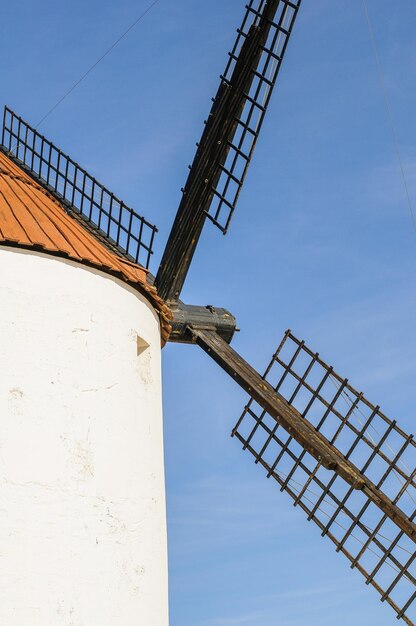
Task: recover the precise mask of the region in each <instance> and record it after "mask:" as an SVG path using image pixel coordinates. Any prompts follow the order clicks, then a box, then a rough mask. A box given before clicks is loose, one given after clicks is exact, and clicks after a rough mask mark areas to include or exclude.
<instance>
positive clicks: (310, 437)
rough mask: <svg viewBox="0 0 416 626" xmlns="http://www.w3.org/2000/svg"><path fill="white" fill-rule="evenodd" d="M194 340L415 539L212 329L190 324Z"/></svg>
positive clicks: (412, 528)
mask: <svg viewBox="0 0 416 626" xmlns="http://www.w3.org/2000/svg"><path fill="white" fill-rule="evenodd" d="M189 332H190V333H191V335H192V336H193V338H194V339H195V341H196V343H197V344H198V345H199V346H200V347H201V348H202V349H203V350H204V351H205V352H206V353H207V354H208V355H209V356H210V357H211V358H212V359H214V361H215V362H216V363H218V365H220V367H222V368H223V370H225V371H226V372H227V374H229V375H230V376H231V377H232V378H233V379H234V380H235V381H236V382H237V383H238V384H239V385H240V386H241V387H242V388H243V389H244V390H245V391H247V393H248V394H250V396H251V397H252V398H253V399H254V400H255V401H256V402H258V404H260V406H261V407H263V409H265V410H266V411H267V413H268V414H269V415H270V416H271V417H273V418H274V419H275V420H276V421H277V422H278V424H280V425H281V426H282V427H283V428H284V429H285V430H286V431H287V432H288V433H289V434H290V435H291V436H292V437H293V439H295V441H297V442H298V443H299V444H300V445H301V446H302V447H303V448H304V449H305V450H306V451H307V452H309V454H311V455H312V456H313V457H314V458H315V459H316V460H317V461H318V462H319V463H321V464H322V465H323V466H324V467H325V468H326V469H329V470H332V471H334V472H335V473H336V474H338V475H339V476H340V477H341V478H343V479H344V480H345V481H346V482H347V483H348V484H349V485H351V486H352V487H354V489H359V490H361V491H363V492H364V493H365V495H366V496H367V497H368V498H369V500H371V501H372V502H373V503H374V504H375V505H376V506H377V507H378V508H379V509H380V510H382V511H383V513H385V514H386V515H387V516H388V517H389V518H390V519H391V520H392V521H393V522H394V523H395V524H396V525H397V526H398V527H399V528H400V529H401V530H402V531H403V532H404V533H405V534H406V535H407V536H408V537H409V538H410V539H412V540H413V541H416V525H415V524H414V522H412V521H411V520H410V519H409V518H408V517H407V516H406V515H405V514H404V513H403V511H402V510H401V509H399V507H398V506H396V505H395V504H393V502H392V501H391V500H390V498H388V497H387V496H386V495H385V494H384V493H383V492H382V491H381V490H380V489H378V488H377V487H376V486H375V485H374V483H373V482H372V481H371V480H369V479H368V478H367V477H366V476H365V475H364V474H362V473H361V472H360V470H359V469H358V468H357V467H356V466H355V465H354V464H353V463H351V461H349V460H348V459H346V458H345V457H344V455H343V454H341V452H340V451H339V450H338V449H337V448H336V447H335V446H333V445H332V444H331V443H330V442H329V441H328V439H326V438H325V437H324V436H323V435H322V434H321V433H320V432H318V431H317V430H315V428H314V427H313V426H312V424H310V422H308V421H307V420H306V419H304V418H303V417H302V416H301V414H300V413H299V412H298V411H297V410H296V409H295V408H294V407H293V406H292V405H290V404H289V403H288V402H287V400H286V399H285V398H284V397H283V396H282V395H280V394H279V393H278V392H276V391H275V390H274V389H273V387H272V386H271V385H270V384H269V383H268V382H267V381H266V380H264V379H263V378H262V377H261V376H260V374H259V373H258V372H257V371H256V370H255V369H254V368H253V367H251V365H249V363H247V361H245V359H243V358H242V357H241V356H240V355H239V354H238V353H237V352H236V351H235V350H233V348H231V346H229V345H228V344H227V343H226V342H225V341H224V340H223V339H221V337H219V336H218V335H217V334H216V333H215V332H213V331H207V330H197V329H193V328H191V327H190V328H189Z"/></svg>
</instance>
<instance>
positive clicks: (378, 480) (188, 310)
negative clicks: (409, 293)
mask: <svg viewBox="0 0 416 626" xmlns="http://www.w3.org/2000/svg"><path fill="white" fill-rule="evenodd" d="M300 4H301V0H297V1H289V0H270V1H269V2H265V0H251V1H250V2H249V3H248V5H247V8H246V13H245V16H244V20H243V23H242V26H241V27H240V29H239V30H238V36H237V40H236V42H235V45H234V47H233V49H232V51H231V52H230V55H229V61H228V64H227V67H226V70H225V72H224V75H223V76H222V77H221V83H220V87H219V90H218V92H217V95H216V97H215V98H214V102H213V107H212V110H211V112H210V115H209V117H208V119H207V122H206V126H205V129H204V132H203V135H202V137H201V140H200V142H199V144H198V149H197V153H196V156H195V159H194V162H193V164H192V165H191V167H190V172H189V177H188V180H187V182H186V184H185V187H184V189H183V197H182V200H181V203H180V206H179V209H178V212H177V215H176V218H175V221H174V224H173V227H172V231H171V234H170V236H169V239H168V242H167V245H166V248H165V251H164V253H163V257H162V260H161V263H160V266H159V269H158V272H157V274H156V277H155V278H153V277H152V276H150V274H148V275H147V283H146V284H145V285H144V284H141V290H142V292H145V294H146V295H147V297H148V298H151V299H152V305H153V307H154V308H155V310H157V311H158V314H159V317H160V320H161V322H162V329H163V338H164V339H169V341H172V342H180V343H185V344H196V345H198V346H200V347H201V348H202V349H203V350H204V351H205V352H206V353H207V354H208V355H209V356H210V357H211V358H212V359H213V360H214V361H215V362H216V363H218V365H220V367H221V368H222V369H223V370H224V371H225V372H226V373H228V374H229V375H230V376H231V377H232V378H233V379H234V380H235V381H236V382H237V383H238V384H239V385H240V386H241V387H242V388H243V389H244V390H245V391H246V392H247V393H248V395H249V397H250V400H249V402H248V404H247V406H246V407H245V409H244V412H243V414H242V416H241V418H240V419H239V420H238V422H237V424H236V426H235V428H234V430H233V435H234V437H235V438H237V439H238V440H239V441H240V442H241V443H242V445H243V447H244V449H246V450H248V451H249V452H250V453H251V454H252V455H253V456H254V458H255V462H256V463H257V464H259V465H260V466H261V467H262V468H263V469H264V470H265V471H266V473H267V476H268V477H272V478H273V479H274V480H275V481H276V482H277V483H278V485H279V486H280V488H281V490H282V491H286V492H287V493H288V494H289V496H290V497H291V498H292V499H293V501H294V503H295V504H296V505H298V506H299V507H300V508H302V509H303V510H304V511H305V513H306V515H307V517H308V519H310V520H312V521H314V522H315V523H316V525H317V526H318V527H319V528H320V530H321V532H322V534H323V535H325V536H328V537H329V538H330V539H331V540H332V542H333V543H334V544H335V546H336V549H337V550H338V551H340V552H341V553H342V554H344V556H345V557H346V558H347V560H348V561H349V562H350V564H351V565H352V566H353V567H354V568H356V569H357V570H358V571H359V572H360V573H361V574H362V575H363V576H364V577H365V581H366V583H367V584H371V585H372V586H373V587H375V589H376V590H377V591H378V592H379V593H380V595H381V598H382V600H383V601H386V602H387V603H388V604H390V605H391V606H392V608H393V609H394V610H395V611H396V614H397V617H398V618H402V619H403V620H404V621H405V623H407V624H412V623H413V621H412V620H413V619H414V618H413V617H412V614H411V608H412V607H411V605H412V602H413V600H414V598H415V595H416V590H415V571H414V559H415V557H416V554H415V550H414V541H415V536H416V525H415V523H414V516H415V511H414V498H415V486H416V483H415V469H414V458H415V457H414V453H415V443H414V442H413V439H412V437H411V436H409V435H407V434H406V433H405V432H404V431H403V430H402V429H401V428H400V427H399V426H398V425H397V424H396V422H394V421H392V420H390V419H388V418H387V417H386V416H385V415H384V414H383V413H382V412H381V411H380V408H379V407H378V406H375V405H373V404H371V403H370V402H369V401H368V400H367V399H366V398H365V397H364V395H363V394H362V393H359V392H357V391H356V390H355V389H354V388H353V387H352V386H351V385H350V383H349V382H348V380H346V379H344V378H342V377H340V376H339V375H338V374H337V373H336V372H335V371H334V370H333V369H332V368H331V367H330V366H328V365H327V364H326V363H325V362H324V361H323V360H322V359H321V358H320V356H319V355H318V354H317V353H315V352H314V351H312V350H310V349H309V348H308V347H307V346H306V345H305V343H304V342H303V341H300V340H299V339H297V338H296V337H295V336H294V335H293V334H292V333H291V332H290V331H288V332H287V333H286V334H285V336H284V338H283V340H282V342H281V344H280V346H279V347H278V349H277V351H276V352H275V353H274V355H273V358H272V360H271V362H270V365H269V366H268V368H267V370H266V372H265V373H264V374H263V375H260V374H259V373H258V372H257V371H256V370H255V369H254V368H252V367H251V366H250V364H249V363H247V361H245V359H244V358H243V357H242V356H241V355H239V354H238V353H237V352H235V351H234V350H233V348H231V346H230V342H231V340H232V338H233V334H234V332H235V330H236V320H235V318H234V316H233V315H232V314H231V313H230V312H228V311H226V310H225V309H221V308H214V307H205V306H197V305H187V304H185V303H183V302H182V301H181V300H180V296H181V291H182V287H183V285H184V282H185V280H186V277H187V273H188V270H189V268H190V265H191V262H192V258H193V255H194V252H195V249H196V246H197V244H198V241H199V237H200V235H201V233H202V230H203V228H204V226H205V224H206V223H207V222H209V221H211V222H212V223H213V224H214V225H215V226H217V227H218V228H219V229H220V230H221V231H222V232H223V233H224V234H225V233H226V232H227V230H228V227H229V225H230V220H231V217H232V215H233V212H234V209H235V206H236V203H237V200H238V197H239V194H240V191H241V187H242V185H243V182H244V179H245V175H246V172H247V168H248V166H249V164H250V161H251V157H252V154H253V150H254V147H255V144H256V141H257V138H258V135H259V133H260V130H261V126H262V122H263V119H264V115H265V113H266V111H267V108H268V104H269V101H270V98H271V95H272V91H273V87H274V85H275V83H276V80H277V76H278V72H279V69H280V67H281V63H282V61H283V58H284V55H285V52H286V48H287V45H288V42H289V39H290V36H291V33H292V28H293V26H294V24H295V20H296V18H297V15H298V11H299V7H300ZM2 145H3V152H4V154H5V155H6V157H7V159H9V160H10V161H11V162H12V163H13V164H14V165H17V166H18V168H19V169H20V170H21V171H23V173H24V174H25V175H26V176H28V177H31V179H32V180H34V182H35V184H40V185H41V186H42V187H43V189H46V191H47V192H48V193H49V194H50V195H51V197H53V198H54V199H56V200H58V201H59V202H60V203H61V205H63V206H64V207H65V210H66V212H67V214H68V215H69V216H70V217H71V218H72V219H73V220H74V222H75V223H76V224H77V225H78V226H82V228H84V229H85V230H86V232H88V234H89V236H91V237H94V238H95V239H96V240H97V241H99V242H100V244H101V245H102V246H104V247H105V248H106V249H107V250H110V251H111V253H112V255H115V258H117V259H118V266H117V267H115V266H114V260H113V261H112V264H110V262H109V261H108V260H107V261H106V262H107V268H109V270H110V272H111V273H113V274H117V275H120V273H121V274H123V275H124V278H125V279H126V277H127V282H129V283H131V282H133V277H132V275H131V274H130V273H127V269H126V268H129V270H130V271H133V270H136V271H137V269H136V268H138V267H139V266H142V267H147V266H148V264H149V260H150V256H151V253H152V243H153V236H154V233H155V229H154V227H152V225H151V224H150V223H149V222H147V221H146V220H145V219H144V218H141V217H140V216H138V215H137V214H135V213H134V212H133V211H132V210H131V209H129V208H128V207H126V206H125V205H124V204H123V203H122V202H121V201H119V200H118V199H117V198H116V197H115V196H114V195H113V194H112V193H111V192H109V191H108V190H107V189H106V188H105V187H104V186H103V185H101V184H100V183H98V181H96V180H95V179H94V178H92V177H90V176H89V175H88V173H87V172H86V171H85V170H83V169H82V168H81V167H80V166H78V165H77V164H76V163H75V162H74V161H72V160H71V159H70V158H69V157H67V156H66V155H65V154H63V153H62V152H61V151H60V150H58V149H56V148H55V147H54V146H53V145H52V144H51V143H50V142H48V141H47V140H46V139H45V138H44V137H42V136H41V135H40V134H39V133H38V132H37V131H36V130H35V129H34V128H32V127H30V126H29V125H28V124H27V123H26V122H24V121H23V120H22V119H21V118H19V117H18V116H16V115H15V114H14V113H13V112H12V111H11V110H9V109H6V110H5V117H4V124H3V136H2ZM3 166H4V167H6V165H5V164H3ZM13 175H14V176H15V180H18V178H19V176H21V174H19V173H18V172H16V171H15V172H14V174H12V176H13ZM11 239H12V238H11V237H10V238H9V239H8V240H7V243H8V244H10V242H11ZM32 243H33V242H32ZM20 245H22V244H21V242H20ZM26 246H27V247H28V248H30V247H31V244H30V242H29V243H26ZM32 247H33V246H32ZM44 249H46V250H47V247H46V246H45V247H44ZM83 262H84V263H86V262H87V263H90V264H91V265H94V263H95V265H97V263H98V261H97V260H94V259H92V260H91V259H88V258H85V256H84V258H83ZM100 262H101V265H102V267H104V265H105V262H104V261H102V260H101V261H100ZM131 263H133V264H134V267H131V265H130V264H131ZM120 264H121V266H120ZM155 288H156V291H157V294H156V292H155ZM169 312H171V314H172V320H171V328H168V319H169ZM137 345H138V354H139V353H141V351H144V352H145V351H146V342H144V343H141V342H140V341H138V344H137ZM159 514H160V512H159ZM154 623H158V624H159V622H156V621H155V622H154ZM160 623H162V622H160Z"/></svg>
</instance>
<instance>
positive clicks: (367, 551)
mask: <svg viewBox="0 0 416 626" xmlns="http://www.w3.org/2000/svg"><path fill="white" fill-rule="evenodd" d="M264 379H265V380H267V381H268V382H269V383H270V384H271V385H272V386H273V387H274V388H275V390H276V391H277V392H278V393H279V394H281V395H282V396H283V397H284V398H286V400H287V401H288V403H289V404H290V405H291V406H293V407H294V408H296V409H297V411H298V412H299V413H300V414H301V415H302V417H303V418H304V420H305V421H306V422H309V423H310V424H312V425H313V427H314V429H315V431H316V432H319V433H321V434H322V435H324V437H325V438H326V439H327V440H328V441H329V442H330V443H331V444H332V445H333V446H334V447H336V449H337V450H339V452H340V453H341V454H342V455H343V457H344V458H345V459H346V460H348V461H351V462H352V463H353V464H354V465H355V466H356V467H358V468H359V469H360V473H361V474H362V475H363V476H366V477H368V478H369V479H370V480H371V481H372V482H373V483H374V484H375V485H376V487H377V489H379V490H380V491H381V492H382V493H383V494H384V495H385V497H387V498H388V499H389V500H390V501H391V502H392V504H393V505H394V506H395V507H397V508H398V509H399V510H400V511H401V512H402V513H403V514H404V515H405V516H406V517H407V519H408V520H409V523H410V524H412V526H414V524H413V522H414V520H415V516H416V468H415V466H416V444H415V442H414V440H413V437H412V435H407V434H406V433H405V432H404V431H403V430H402V429H401V428H400V427H399V426H398V425H397V424H396V422H395V421H392V420H390V419H389V418H387V417H386V416H385V415H384V414H383V413H382V412H381V411H380V408H379V407H378V406H374V405H373V404H371V403H370V402H369V401H368V400H367V399H366V398H365V397H364V395H363V394H362V393H359V392H357V391H356V390H355V389H354V388H353V387H352V386H351V385H350V384H349V382H348V380H346V379H343V378H341V377H340V376H339V375H338V374H337V373H336V372H334V370H333V369H332V368H331V367H329V366H328V365H327V364H326V363H324V362H323V361H322V360H321V359H320V357H319V355H318V354H316V353H313V352H312V351H311V350H310V349H309V348H308V347H307V346H306V345H305V344H304V342H303V341H299V340H298V339H297V338H296V337H295V336H294V335H293V334H292V333H291V332H290V331H288V332H287V333H286V335H285V337H284V339H283V341H282V343H281V344H280V346H279V348H278V350H277V352H276V354H275V355H274V356H273V358H272V360H271V362H270V364H269V366H268V368H267V370H266V372H265V374H264ZM233 435H234V436H235V437H237V438H238V439H239V441H240V442H241V443H242V444H243V447H244V449H247V450H249V451H250V452H251V454H252V455H253V456H254V457H255V461H256V463H258V464H259V465H261V466H262V467H263V468H264V469H265V470H266V472H267V476H268V477H272V478H274V479H275V480H276V482H277V483H278V485H279V487H280V489H281V491H285V492H286V493H288V494H289V496H290V497H291V498H292V500H293V501H294V505H295V506H299V507H300V508H301V509H303V511H304V512H305V513H306V515H307V517H308V520H312V521H314V522H315V524H317V526H318V527H319V529H320V530H321V533H322V535H323V536H328V537H329V538H330V539H331V540H332V541H333V543H334V544H335V546H336V549H337V551H339V552H341V553H343V554H344V555H345V556H346V557H347V559H348V560H349V561H350V564H351V567H353V568H356V569H357V570H358V571H359V572H360V573H361V574H362V575H363V576H364V577H365V580H366V583H367V584H371V585H372V586H373V587H375V589H377V591H378V592H379V594H380V595H381V600H382V601H386V602H387V603H388V604H390V606H392V607H393V609H394V610H395V611H396V613H397V617H398V618H402V619H403V620H404V621H405V623H407V624H409V625H411V624H414V623H415V621H416V612H415V610H414V609H413V610H412V602H413V601H414V599H415V597H416V563H415V560H416V550H415V539H416V536H415V534H414V533H413V532H412V531H410V532H409V533H405V532H404V531H403V529H402V528H401V527H400V525H399V524H398V523H397V522H396V521H395V518H394V515H388V514H387V513H386V512H385V511H384V510H383V509H382V508H380V507H379V506H378V505H377V501H376V500H374V499H373V498H369V497H368V495H367V493H366V491H365V489H363V490H360V489H358V490H357V489H354V487H353V486H351V485H349V484H348V483H347V482H345V480H343V479H342V478H341V477H340V476H339V474H338V473H337V472H336V471H331V470H328V469H325V468H324V467H323V466H322V464H321V463H319V462H317V460H316V459H315V458H314V457H313V456H312V455H311V454H309V452H307V451H306V450H305V449H303V448H302V447H301V446H300V445H299V444H298V443H297V442H296V441H295V439H294V438H293V437H291V436H290V435H289V434H288V432H287V431H286V430H285V429H284V428H282V426H280V425H279V424H278V423H277V422H276V420H275V419H274V418H272V417H271V416H270V415H269V414H268V413H267V412H266V411H265V410H264V409H262V407H260V406H259V405H258V404H257V403H256V402H255V401H254V400H250V402H249V403H248V404H247V406H246V407H245V409H244V412H243V414H242V416H241V417H240V419H239V421H238V423H237V425H236V426H235V428H234V430H233ZM412 611H413V612H412Z"/></svg>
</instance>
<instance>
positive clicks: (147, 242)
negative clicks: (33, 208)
mask: <svg viewBox="0 0 416 626" xmlns="http://www.w3.org/2000/svg"><path fill="white" fill-rule="evenodd" d="M0 150H3V151H4V152H5V153H6V154H7V156H8V157H9V158H10V159H12V160H13V161H15V162H16V163H17V164H18V165H19V167H21V168H22V169H23V170H24V171H25V172H27V173H28V174H29V175H30V176H31V177H32V178H34V179H35V180H36V181H37V182H38V183H40V184H41V185H42V186H43V187H45V188H46V189H47V191H49V193H51V194H52V195H53V196H54V197H55V198H57V200H58V201H59V202H60V203H61V204H63V206H64V207H65V209H66V210H67V212H68V213H70V214H71V215H72V216H73V217H76V218H77V219H79V220H81V221H82V222H83V224H84V226H85V227H87V228H89V229H90V231H91V232H93V233H94V235H95V236H97V237H98V238H99V239H100V241H101V242H102V243H104V244H105V245H106V246H107V247H109V248H110V249H111V250H113V251H114V252H117V253H118V254H120V255H121V256H123V257H125V258H127V259H129V260H130V261H132V262H134V263H139V264H140V265H142V266H143V267H145V268H148V267H149V262H150V258H151V255H152V254H153V241H154V237H155V234H156V232H157V228H156V226H154V225H153V224H151V223H150V222H148V221H147V220H146V219H145V218H144V217H142V216H141V215H139V214H138V213H136V211H134V210H133V209H131V208H130V207H128V206H127V205H126V204H124V202H122V200H119V199H118V198H117V196H115V195H114V194H113V193H112V192H111V191H109V190H108V189H107V188H106V187H104V185H102V184H101V183H99V182H98V181H97V179H96V178H94V177H93V176H91V175H90V174H89V173H88V172H87V171H86V170H85V169H83V168H82V167H81V166H80V165H78V163H76V162H75V161H74V160H73V159H71V157H69V156H67V155H66V154H65V153H64V152H62V150H60V149H59V148H57V147H56V146H54V144H53V143H51V142H50V141H48V140H47V139H46V138H45V137H44V136H43V135H41V134H40V133H38V132H37V130H36V129H35V128H33V127H32V126H30V125H29V124H28V123H27V122H25V121H24V120H23V119H22V118H21V117H20V116H18V115H16V113H14V112H13V111H12V110H11V109H9V108H8V107H5V108H4V116H3V130H2V135H1V145H0Z"/></svg>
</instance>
